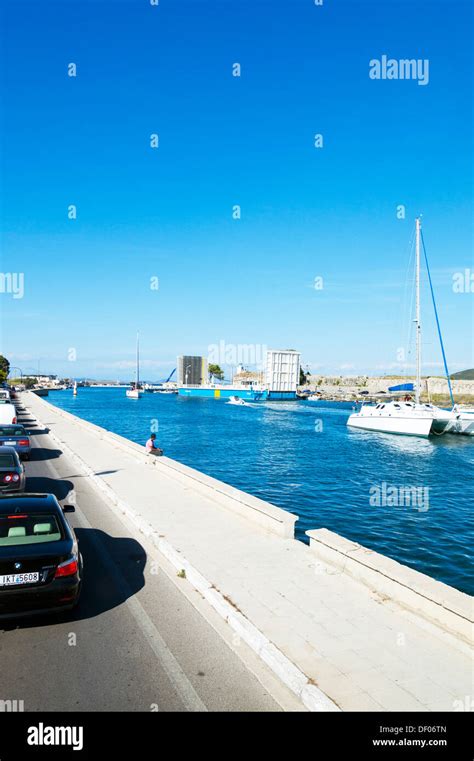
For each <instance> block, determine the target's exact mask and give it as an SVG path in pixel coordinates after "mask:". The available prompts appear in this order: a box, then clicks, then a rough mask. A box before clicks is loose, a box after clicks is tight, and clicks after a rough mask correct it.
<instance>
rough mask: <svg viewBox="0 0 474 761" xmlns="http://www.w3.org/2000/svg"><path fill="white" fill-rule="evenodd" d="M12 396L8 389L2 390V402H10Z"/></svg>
mask: <svg viewBox="0 0 474 761" xmlns="http://www.w3.org/2000/svg"><path fill="white" fill-rule="evenodd" d="M10 401H11V394H10V391H9V390H8V389H7V388H0V402H10Z"/></svg>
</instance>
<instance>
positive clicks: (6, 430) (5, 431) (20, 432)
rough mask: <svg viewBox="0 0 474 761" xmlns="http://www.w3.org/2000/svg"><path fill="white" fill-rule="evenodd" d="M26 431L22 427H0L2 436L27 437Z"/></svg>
mask: <svg viewBox="0 0 474 761" xmlns="http://www.w3.org/2000/svg"><path fill="white" fill-rule="evenodd" d="M26 435H27V434H26V431H25V429H24V428H22V427H21V426H15V425H0V436H6V437H8V436H26Z"/></svg>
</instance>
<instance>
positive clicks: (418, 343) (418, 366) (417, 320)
mask: <svg viewBox="0 0 474 761" xmlns="http://www.w3.org/2000/svg"><path fill="white" fill-rule="evenodd" d="M420 225H421V221H420V218H419V217H417V220H416V316H415V323H416V385H415V400H416V403H417V404H419V403H420V391H421V322H420Z"/></svg>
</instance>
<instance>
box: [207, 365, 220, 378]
mask: <svg viewBox="0 0 474 761" xmlns="http://www.w3.org/2000/svg"><path fill="white" fill-rule="evenodd" d="M207 370H208V373H209V376H211V375H213V376H214V378H219V380H223V378H224V371H223V370H221V368H220V367H219V365H209V366H208V368H207Z"/></svg>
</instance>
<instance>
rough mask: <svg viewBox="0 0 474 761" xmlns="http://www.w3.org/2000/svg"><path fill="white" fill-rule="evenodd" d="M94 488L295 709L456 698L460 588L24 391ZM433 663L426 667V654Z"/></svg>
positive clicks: (462, 661)
mask: <svg viewBox="0 0 474 761" xmlns="http://www.w3.org/2000/svg"><path fill="white" fill-rule="evenodd" d="M23 402H24V404H25V405H26V407H27V408H28V409H29V411H30V412H31V413H32V414H33V415H34V416H35V417H36V418H37V419H38V420H39V421H40V422H41V423H42V424H43V425H44V426H45V427H48V428H49V429H50V432H51V435H52V436H53V437H54V439H55V441H56V442H57V444H58V446H59V447H60V448H61V449H62V450H63V451H65V452H66V453H69V454H70V456H71V457H72V458H73V459H74V461H75V463H76V464H77V466H78V467H80V468H81V470H82V472H83V473H84V474H85V475H86V476H87V477H88V478H89V479H90V480H91V483H93V484H94V486H95V487H96V488H97V489H100V490H101V491H102V492H103V493H105V494H107V496H108V497H109V499H110V501H111V502H112V503H113V504H114V505H115V506H116V508H118V509H119V510H120V511H121V512H123V513H125V514H126V515H127V517H128V518H129V519H131V520H133V522H134V524H135V525H136V526H138V527H139V529H140V530H141V531H142V532H143V533H144V534H145V535H146V536H148V537H151V539H152V540H153V542H154V543H155V544H156V546H157V548H158V549H159V551H160V552H162V553H163V554H165V555H166V557H167V558H168V559H169V560H171V562H172V563H173V564H174V565H175V567H176V569H177V571H181V570H184V571H185V574H186V577H187V578H188V580H189V581H190V582H191V583H192V584H193V585H194V587H195V589H196V590H197V591H198V592H199V593H200V594H201V595H202V596H203V597H204V598H205V599H206V600H207V601H208V602H209V603H210V604H211V605H212V606H213V607H214V608H215V609H216V610H217V611H218V612H219V613H220V614H221V615H222V617H223V618H224V619H225V620H226V621H227V622H228V624H229V625H230V626H231V627H232V628H233V629H234V631H235V632H236V635H237V636H238V637H241V638H242V639H243V640H244V641H245V642H247V643H248V644H249V645H250V646H251V647H252V648H253V649H254V650H255V652H256V653H257V654H258V655H259V656H260V657H261V658H262V660H264V661H265V662H266V663H267V664H268V665H269V666H270V667H271V668H272V669H273V670H274V672H275V673H276V674H277V675H278V676H279V677H280V678H281V679H282V681H283V682H284V683H285V684H286V685H287V686H289V687H290V688H291V689H292V690H293V692H294V693H295V694H296V695H298V697H299V698H300V700H301V702H302V704H303V705H304V706H305V707H306V708H308V709H309V710H319V711H324V710H338V709H342V710H379V711H381V710H388V711H391V710H419V711H429V710H456V706H457V705H458V703H459V701H462V704H463V705H464V701H465V696H466V695H469V694H471V690H472V687H471V684H470V683H471V680H470V677H469V674H470V669H471V667H472V666H471V660H470V649H469V644H470V642H471V641H472V640H471V637H472V598H470V597H469V596H468V595H464V594H462V593H461V592H458V591H457V590H454V589H452V588H450V587H446V585H444V584H441V583H439V582H437V581H435V580H433V579H430V578H428V577H426V576H424V575H423V574H418V573H416V572H414V571H410V569H407V568H405V567H404V566H400V564H398V563H394V561H391V560H389V559H388V558H385V557H384V556H381V555H379V554H378V553H374V552H372V551H370V550H367V549H366V548H363V547H361V546H360V545H356V544H354V543H351V542H347V540H345V539H343V538H342V537H338V536H337V535H335V534H332V533H331V532H328V531H325V530H319V531H315V532H308V533H309V536H310V539H311V546H310V547H308V546H307V545H304V544H302V543H301V542H297V541H295V540H294V538H293V537H294V524H295V521H296V520H297V518H296V516H294V515H291V514H290V513H288V512H286V511H284V510H281V509H280V508H278V507H276V506H274V505H271V504H269V503H267V502H265V501H263V500H260V499H257V498H255V497H252V496H250V495H248V494H246V493H244V492H242V491H240V490H238V489H235V488H233V487H231V486H228V485H227V484H224V483H222V482H220V481H218V480H217V479H214V478H211V477H209V476H205V475H204V474H202V473H200V472H198V471H196V470H194V469H193V468H189V467H187V466H184V465H182V464H180V463H178V462H176V461H174V460H171V459H169V458H166V457H161V458H156V457H153V456H149V455H147V454H146V452H145V451H144V449H143V448H142V447H140V446H138V445H136V444H134V443H132V442H130V441H128V440H127V439H125V438H123V437H121V436H118V435H117V434H113V433H110V432H108V431H106V430H105V429H103V428H100V427H99V426H96V425H94V424H92V423H88V422H86V421H84V420H81V419H80V418H77V417H76V416H74V415H71V414H70V413H68V412H65V411H63V410H59V409H58V408H56V407H54V406H52V405H51V404H49V402H47V401H46V400H44V399H41V398H39V397H37V396H35V395H33V394H29V393H25V394H24V395H23ZM440 661H442V662H443V664H444V668H443V673H441V674H440V673H439V668H438V664H439V662H440Z"/></svg>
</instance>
